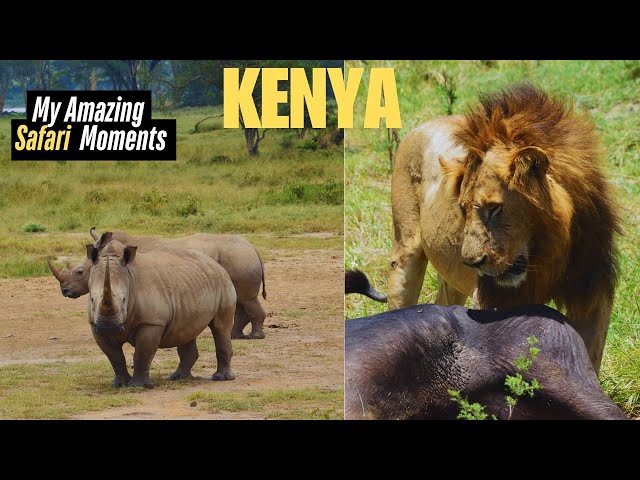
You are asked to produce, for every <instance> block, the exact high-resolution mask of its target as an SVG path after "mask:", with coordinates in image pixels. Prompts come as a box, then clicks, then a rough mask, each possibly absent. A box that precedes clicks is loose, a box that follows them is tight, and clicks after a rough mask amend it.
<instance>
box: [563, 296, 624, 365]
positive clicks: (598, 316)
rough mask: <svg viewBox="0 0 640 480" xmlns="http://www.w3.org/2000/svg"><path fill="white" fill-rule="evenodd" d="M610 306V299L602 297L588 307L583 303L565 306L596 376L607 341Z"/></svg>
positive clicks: (611, 302)
mask: <svg viewBox="0 0 640 480" xmlns="http://www.w3.org/2000/svg"><path fill="white" fill-rule="evenodd" d="M612 304H613V301H612V299H611V298H608V297H605V296H602V297H601V298H600V299H599V300H597V301H596V302H590V303H589V304H588V305H584V303H583V304H576V305H567V318H569V320H570V322H571V325H572V326H573V328H575V329H576V331H577V332H578V333H579V334H580V336H581V337H582V339H583V340H584V344H585V345H586V347H587V351H588V352H589V358H590V359H591V363H593V368H594V369H595V371H596V374H599V372H600V364H601V363H602V354H603V352H604V344H605V341H606V340H607V331H608V330H609V322H610V320H611V309H612Z"/></svg>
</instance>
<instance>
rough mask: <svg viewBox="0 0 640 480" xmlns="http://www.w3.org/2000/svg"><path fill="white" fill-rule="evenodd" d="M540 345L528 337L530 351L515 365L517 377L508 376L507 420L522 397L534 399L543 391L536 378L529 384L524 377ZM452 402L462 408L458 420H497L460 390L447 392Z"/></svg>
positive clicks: (506, 379) (519, 358) (506, 396)
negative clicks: (536, 394)
mask: <svg viewBox="0 0 640 480" xmlns="http://www.w3.org/2000/svg"><path fill="white" fill-rule="evenodd" d="M537 343H538V339H537V338H536V337H535V336H531V337H527V345H529V349H528V351H527V353H525V354H523V355H520V356H519V357H518V358H517V359H516V360H515V361H514V362H513V365H514V367H516V370H517V372H516V374H515V375H507V377H506V378H505V381H504V384H505V386H506V387H507V390H508V391H509V395H505V397H504V398H505V400H506V402H507V406H508V407H509V416H508V417H507V420H511V416H512V415H513V409H514V408H515V407H516V405H517V404H518V400H519V399H520V397H523V396H525V395H529V396H530V397H533V396H534V394H535V392H536V391H537V390H541V389H542V385H541V384H540V382H538V380H536V379H535V378H534V379H532V380H531V381H530V382H527V381H526V380H525V379H524V377H523V376H522V374H523V373H526V372H528V371H529V370H530V369H531V367H532V366H533V362H535V360H536V358H537V357H538V354H539V353H540V349H539V348H537V347H536V346H535V345H536V344H537ZM447 393H448V394H449V397H451V401H452V402H454V403H457V404H458V405H459V406H460V412H458V416H457V417H456V418H457V419H458V420H487V419H491V420H497V418H496V416H495V415H489V414H488V413H487V412H485V407H484V406H483V405H481V404H479V403H477V402H476V403H471V402H469V399H468V398H465V397H463V396H462V394H461V393H460V391H458V390H447Z"/></svg>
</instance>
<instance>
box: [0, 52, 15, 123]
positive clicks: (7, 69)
mask: <svg viewBox="0 0 640 480" xmlns="http://www.w3.org/2000/svg"><path fill="white" fill-rule="evenodd" d="M13 67H14V66H13V64H12V63H10V62H0V115H2V112H4V100H5V98H6V97H7V93H8V92H9V89H10V88H11V86H12V85H13V75H14V68H13Z"/></svg>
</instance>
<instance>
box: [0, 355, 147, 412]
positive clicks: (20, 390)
mask: <svg viewBox="0 0 640 480" xmlns="http://www.w3.org/2000/svg"><path fill="white" fill-rule="evenodd" d="M112 379H113V371H112V369H111V366H110V365H109V362H107V361H106V359H105V361H104V362H74V363H66V362H54V363H48V364H43V365H23V364H17V365H10V366H6V367H2V368H0V418H2V419H25V418H28V419H65V418H69V417H70V416H72V415H75V414H78V413H82V412H88V411H95V410H103V409H105V408H109V407H120V406H125V405H133V404H135V403H137V399H136V393H137V392H136V391H135V390H123V389H114V388H111V380H112ZM45 392H46V394H45ZM138 393H139V392H138Z"/></svg>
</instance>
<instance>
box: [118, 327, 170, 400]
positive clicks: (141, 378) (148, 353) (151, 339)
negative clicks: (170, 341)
mask: <svg viewBox="0 0 640 480" xmlns="http://www.w3.org/2000/svg"><path fill="white" fill-rule="evenodd" d="M163 331H164V327H160V326H153V325H143V326H141V327H140V328H139V329H138V332H137V333H136V350H135V352H134V354H133V377H131V380H129V383H128V384H127V386H128V387H145V388H153V382H152V381H151V378H149V368H150V367H151V361H152V360H153V357H154V356H155V354H156V351H157V350H158V347H159V346H160V338H161V337H162V332H163Z"/></svg>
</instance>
